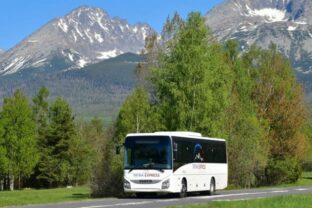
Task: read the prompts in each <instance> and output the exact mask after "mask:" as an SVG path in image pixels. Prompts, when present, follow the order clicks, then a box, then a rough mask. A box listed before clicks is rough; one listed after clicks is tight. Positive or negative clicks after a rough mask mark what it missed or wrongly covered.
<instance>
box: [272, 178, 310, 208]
mask: <svg viewBox="0 0 312 208" xmlns="http://www.w3.org/2000/svg"><path fill="white" fill-rule="evenodd" d="M292 186H312V172H303V173H302V176H301V177H300V178H299V180H298V181H297V182H295V183H285V184H280V185H277V186H274V187H281V188H282V187H292ZM270 187H273V186H270ZM311 207H312V205H311Z"/></svg>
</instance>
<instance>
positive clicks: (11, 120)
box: [0, 90, 38, 178]
mask: <svg viewBox="0 0 312 208" xmlns="http://www.w3.org/2000/svg"><path fill="white" fill-rule="evenodd" d="M0 118H1V124H2V128H3V134H2V136H1V137H0V141H2V146H1V147H2V148H1V149H0V150H1V152H2V154H3V153H5V154H6V161H5V163H4V164H5V165H4V172H3V173H4V174H8V175H9V176H11V177H14V176H15V177H16V178H17V177H18V178H20V177H28V176H29V175H30V174H31V173H32V171H33V168H34V166H35V165H36V163H37V161H38V149H37V143H36V130H35V122H34V120H33V113H32V108H31V106H30V104H29V102H28V100H27V98H26V96H25V95H24V94H23V93H22V92H21V91H20V90H17V91H16V92H15V93H14V96H13V97H8V98H6V99H5V100H4V105H3V111H2V113H1V117H0ZM2 160H3V157H2ZM0 166H3V165H0Z"/></svg>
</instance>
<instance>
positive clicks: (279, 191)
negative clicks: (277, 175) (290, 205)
mask: <svg viewBox="0 0 312 208" xmlns="http://www.w3.org/2000/svg"><path fill="white" fill-rule="evenodd" d="M287 192H288V190H277V191H272V193H287Z"/></svg>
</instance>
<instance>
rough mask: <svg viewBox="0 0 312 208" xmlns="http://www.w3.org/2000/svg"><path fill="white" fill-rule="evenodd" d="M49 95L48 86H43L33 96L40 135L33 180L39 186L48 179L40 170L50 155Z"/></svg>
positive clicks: (38, 133) (44, 183)
mask: <svg viewBox="0 0 312 208" xmlns="http://www.w3.org/2000/svg"><path fill="white" fill-rule="evenodd" d="M48 96H49V90H48V89H47V88H46V87H42V88H41V89H40V90H39V92H38V94H37V95H35V96H34V97H33V116H34V120H35V121H36V125H37V128H36V129H37V135H38V148H39V155H40V158H39V162H38V164H37V166H36V168H35V173H34V175H33V178H34V179H33V180H35V183H36V184H37V185H39V186H45V185H46V183H49V182H47V181H44V180H42V177H43V178H44V174H45V173H42V172H41V171H40V170H44V166H46V165H47V164H49V163H50V162H51V161H49V157H48V155H47V152H48V151H49V148H48V146H47V145H48V141H47V139H48V132H49V118H48V116H49V115H48V114H49V103H48V101H47V98H48Z"/></svg>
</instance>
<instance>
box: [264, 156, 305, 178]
mask: <svg viewBox="0 0 312 208" xmlns="http://www.w3.org/2000/svg"><path fill="white" fill-rule="evenodd" d="M300 174H301V168H300V164H299V162H298V161H297V160H296V159H293V158H286V159H285V160H270V161H269V163H268V166H267V168H266V183H267V184H281V183H294V182H296V181H297V180H298V179H299V177H300Z"/></svg>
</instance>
